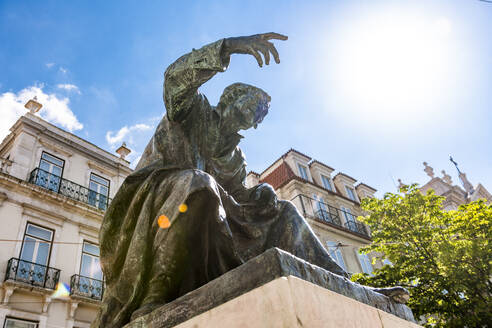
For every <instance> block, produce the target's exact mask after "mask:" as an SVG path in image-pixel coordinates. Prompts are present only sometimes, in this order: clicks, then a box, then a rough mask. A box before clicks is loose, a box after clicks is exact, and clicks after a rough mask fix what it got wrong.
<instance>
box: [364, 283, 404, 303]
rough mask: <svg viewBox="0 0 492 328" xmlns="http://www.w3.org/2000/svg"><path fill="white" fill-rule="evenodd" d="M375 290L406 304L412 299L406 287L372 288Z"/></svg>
mask: <svg viewBox="0 0 492 328" xmlns="http://www.w3.org/2000/svg"><path fill="white" fill-rule="evenodd" d="M371 289H372V290H373V291H375V292H376V293H379V294H383V295H385V296H388V297H389V298H391V299H392V300H393V301H395V302H396V303H402V304H405V303H406V302H408V300H409V299H410V293H409V292H408V290H407V289H406V288H403V287H400V286H396V287H388V288H371Z"/></svg>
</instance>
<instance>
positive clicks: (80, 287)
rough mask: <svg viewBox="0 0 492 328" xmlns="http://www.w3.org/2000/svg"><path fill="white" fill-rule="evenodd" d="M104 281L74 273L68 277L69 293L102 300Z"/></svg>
mask: <svg viewBox="0 0 492 328" xmlns="http://www.w3.org/2000/svg"><path fill="white" fill-rule="evenodd" d="M103 294H104V281H102V280H97V279H94V278H89V277H85V276H81V275H78V274H74V275H73V276H72V277H71V278H70V295H77V296H83V297H88V298H92V299H95V300H102V297H103Z"/></svg>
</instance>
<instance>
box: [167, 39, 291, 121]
mask: <svg viewBox="0 0 492 328" xmlns="http://www.w3.org/2000/svg"><path fill="white" fill-rule="evenodd" d="M272 39H276V40H287V37H286V36H284V35H281V34H278V33H263V34H255V35H251V36H240V37H234V38H227V39H222V40H219V41H217V42H214V43H211V44H209V45H206V46H204V47H202V48H200V49H198V50H193V51H192V52H190V53H188V54H186V55H184V56H181V57H180V58H179V59H178V60H176V61H175V62H174V63H173V64H171V65H170V66H169V67H168V68H167V70H166V72H165V73H164V103H165V105H166V109H167V116H168V118H169V120H171V121H179V120H181V119H183V118H184V117H185V116H186V114H188V112H189V111H190V110H191V109H192V108H193V103H194V102H197V101H201V96H200V95H199V94H198V88H199V87H200V86H201V85H202V84H204V83H205V82H207V81H208V80H210V79H211V78H212V77H213V76H214V75H215V74H216V73H217V72H223V71H225V70H226V69H227V66H228V65H229V61H230V56H231V55H232V54H249V55H252V56H254V57H255V58H256V60H257V62H258V65H259V66H260V67H261V66H263V59H262V58H261V55H260V53H261V54H263V56H264V57H265V64H267V65H268V64H269V63H270V53H272V55H273V57H274V59H275V62H277V63H280V58H279V56H278V52H277V50H276V49H275V46H274V45H273V43H271V42H269V40H272Z"/></svg>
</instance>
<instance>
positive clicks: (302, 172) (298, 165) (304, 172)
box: [297, 164, 309, 180]
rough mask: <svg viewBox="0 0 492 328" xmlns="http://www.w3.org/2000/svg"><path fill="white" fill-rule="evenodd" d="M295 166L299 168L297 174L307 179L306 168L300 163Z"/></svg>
mask: <svg viewBox="0 0 492 328" xmlns="http://www.w3.org/2000/svg"><path fill="white" fill-rule="evenodd" d="M297 167H298V168H299V174H300V175H301V178H303V179H304V180H309V177H308V173H307V168H306V167H305V166H304V165H301V164H297Z"/></svg>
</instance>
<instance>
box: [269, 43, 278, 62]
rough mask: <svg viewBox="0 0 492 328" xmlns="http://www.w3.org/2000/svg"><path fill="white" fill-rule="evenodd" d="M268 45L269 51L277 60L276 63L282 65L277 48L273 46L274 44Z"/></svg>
mask: <svg viewBox="0 0 492 328" xmlns="http://www.w3.org/2000/svg"><path fill="white" fill-rule="evenodd" d="M267 44H268V49H269V50H270V52H271V53H272V55H273V58H274V59H275V62H276V63H277V64H280V57H279V56H278V51H277V49H276V48H275V46H274V45H273V43H270V42H267Z"/></svg>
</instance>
